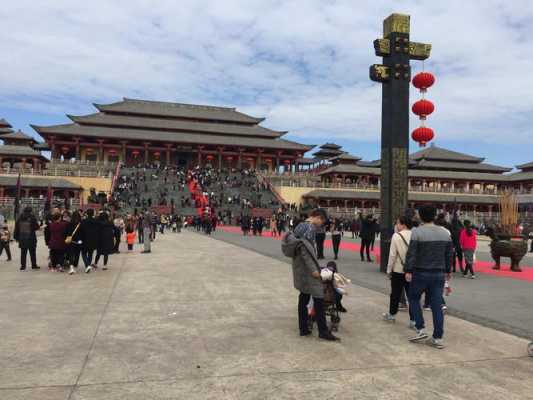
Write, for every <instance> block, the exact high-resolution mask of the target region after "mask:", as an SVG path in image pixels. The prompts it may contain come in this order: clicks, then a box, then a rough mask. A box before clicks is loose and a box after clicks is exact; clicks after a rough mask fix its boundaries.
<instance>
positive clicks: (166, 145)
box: [165, 144, 172, 165]
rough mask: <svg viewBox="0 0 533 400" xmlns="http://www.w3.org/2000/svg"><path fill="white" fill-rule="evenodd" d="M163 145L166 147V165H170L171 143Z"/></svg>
mask: <svg viewBox="0 0 533 400" xmlns="http://www.w3.org/2000/svg"><path fill="white" fill-rule="evenodd" d="M165 147H166V148H167V149H166V157H167V158H166V160H167V165H170V148H171V147H172V145H171V144H165Z"/></svg>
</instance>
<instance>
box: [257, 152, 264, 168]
mask: <svg viewBox="0 0 533 400" xmlns="http://www.w3.org/2000/svg"><path fill="white" fill-rule="evenodd" d="M264 151H265V150H264V149H257V160H256V162H255V169H256V170H261V163H262V154H263V152H264Z"/></svg>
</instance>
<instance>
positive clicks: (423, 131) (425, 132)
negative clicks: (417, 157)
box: [411, 126, 435, 147]
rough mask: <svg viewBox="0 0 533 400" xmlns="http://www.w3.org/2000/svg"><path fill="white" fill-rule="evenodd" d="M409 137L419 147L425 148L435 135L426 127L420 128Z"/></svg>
mask: <svg viewBox="0 0 533 400" xmlns="http://www.w3.org/2000/svg"><path fill="white" fill-rule="evenodd" d="M411 137H412V138H413V140H414V141H415V142H418V145H419V146H420V147H425V146H426V144H427V143H428V142H430V141H431V140H432V139H433V138H434V137H435V133H434V132H433V129H431V128H428V127H427V126H421V127H419V128H416V129H415V130H414V131H413V133H412V134H411Z"/></svg>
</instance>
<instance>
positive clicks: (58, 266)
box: [48, 213, 69, 272]
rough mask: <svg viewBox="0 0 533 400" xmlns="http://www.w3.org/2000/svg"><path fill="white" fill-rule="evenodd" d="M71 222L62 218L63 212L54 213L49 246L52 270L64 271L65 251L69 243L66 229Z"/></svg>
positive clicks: (49, 230) (49, 227) (49, 231)
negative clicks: (66, 240) (67, 242)
mask: <svg viewBox="0 0 533 400" xmlns="http://www.w3.org/2000/svg"><path fill="white" fill-rule="evenodd" d="M68 225H69V223H68V222H67V221H63V220H61V214H59V213H56V214H54V215H52V222H51V223H50V225H49V226H48V235H49V238H48V247H49V248H50V270H51V271H60V272H63V265H64V263H65V251H66V250H67V244H66V243H65V239H66V237H67V234H66V231H67V227H68Z"/></svg>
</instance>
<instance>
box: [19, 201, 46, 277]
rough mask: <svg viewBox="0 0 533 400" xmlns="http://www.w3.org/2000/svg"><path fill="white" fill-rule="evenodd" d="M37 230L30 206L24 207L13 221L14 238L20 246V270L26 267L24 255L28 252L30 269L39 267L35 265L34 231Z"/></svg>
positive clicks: (37, 225)
mask: <svg viewBox="0 0 533 400" xmlns="http://www.w3.org/2000/svg"><path fill="white" fill-rule="evenodd" d="M38 230H39V224H38V223H37V218H35V215H33V211H32V209H31V207H26V208H25V209H24V211H23V212H22V215H21V216H20V217H19V219H18V220H17V222H16V223H15V232H14V234H13V237H14V239H15V240H16V241H17V242H18V244H19V247H20V270H21V271H24V270H25V269H26V256H27V254H28V251H29V252H30V259H31V269H39V268H40V267H39V266H38V265H37V255H36V248H37V235H36V234H35V231H38Z"/></svg>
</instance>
